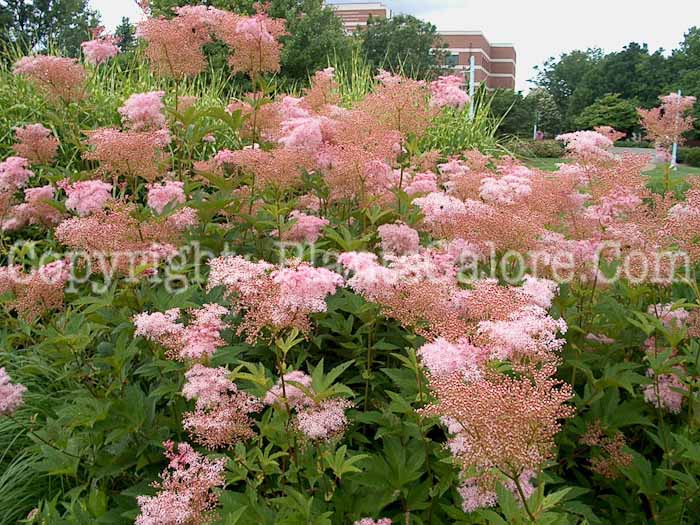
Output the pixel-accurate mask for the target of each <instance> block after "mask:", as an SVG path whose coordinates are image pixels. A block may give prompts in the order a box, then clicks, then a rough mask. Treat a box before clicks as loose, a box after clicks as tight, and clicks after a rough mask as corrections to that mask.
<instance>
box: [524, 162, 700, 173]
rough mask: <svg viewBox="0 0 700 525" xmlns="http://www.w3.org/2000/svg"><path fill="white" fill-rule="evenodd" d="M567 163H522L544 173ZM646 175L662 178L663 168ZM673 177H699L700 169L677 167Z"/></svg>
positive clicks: (658, 167) (657, 168)
mask: <svg viewBox="0 0 700 525" xmlns="http://www.w3.org/2000/svg"><path fill="white" fill-rule="evenodd" d="M565 162H569V160H568V159H553V158H545V157H538V158H535V159H526V160H525V161H524V163H525V164H526V165H527V166H530V167H531V168H537V169H540V170H545V171H556V170H557V167H558V165H559V164H562V163H565ZM645 173H646V174H647V175H649V176H650V177H652V178H654V177H662V176H663V174H664V168H663V166H661V165H659V166H657V167H656V168H654V169H653V170H649V171H647V172H645ZM674 175H676V176H679V175H700V168H694V167H692V166H685V165H681V166H678V170H677V171H676V172H675V173H674Z"/></svg>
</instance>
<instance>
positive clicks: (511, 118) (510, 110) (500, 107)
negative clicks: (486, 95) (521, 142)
mask: <svg viewBox="0 0 700 525" xmlns="http://www.w3.org/2000/svg"><path fill="white" fill-rule="evenodd" d="M491 113H493V115H494V116H495V117H496V118H499V119H501V125H500V126H499V127H498V133H499V134H502V135H511V136H518V137H531V136H532V130H533V126H534V124H535V112H534V109H533V108H532V107H531V104H530V103H529V102H528V101H527V99H526V97H525V96H523V94H522V93H520V92H519V91H513V90H512V89H496V90H494V91H493V98H492V99H491Z"/></svg>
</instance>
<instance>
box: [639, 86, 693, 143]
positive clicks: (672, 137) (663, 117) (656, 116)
mask: <svg viewBox="0 0 700 525" xmlns="http://www.w3.org/2000/svg"><path fill="white" fill-rule="evenodd" d="M659 98H660V99H661V105H660V106H659V107H656V108H652V109H637V112H638V113H639V116H640V118H641V121H642V127H643V128H644V129H645V130H646V132H647V137H648V138H650V139H651V140H653V141H654V143H655V144H656V147H657V148H658V149H659V150H660V151H662V152H665V153H666V154H669V155H670V153H669V150H670V148H671V146H672V145H673V143H674V142H678V143H682V142H683V140H684V139H683V134H684V133H685V132H686V131H689V130H691V129H693V118H692V117H691V116H689V115H687V113H688V112H689V111H690V109H692V107H693V105H694V104H695V97H684V96H681V95H678V94H677V93H671V94H670V95H665V96H662V97H659Z"/></svg>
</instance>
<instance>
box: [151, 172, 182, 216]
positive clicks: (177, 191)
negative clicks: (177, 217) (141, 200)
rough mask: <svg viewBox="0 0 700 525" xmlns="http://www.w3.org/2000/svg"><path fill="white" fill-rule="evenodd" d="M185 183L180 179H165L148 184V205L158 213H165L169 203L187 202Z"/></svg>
mask: <svg viewBox="0 0 700 525" xmlns="http://www.w3.org/2000/svg"><path fill="white" fill-rule="evenodd" d="M184 188H185V184H184V183H183V182H180V181H172V180H168V181H164V182H162V183H161V184H149V185H148V198H147V203H148V206H149V207H150V208H151V209H153V210H155V211H156V212H157V213H163V210H164V209H165V208H166V207H167V206H168V205H173V204H184V203H185V190H184Z"/></svg>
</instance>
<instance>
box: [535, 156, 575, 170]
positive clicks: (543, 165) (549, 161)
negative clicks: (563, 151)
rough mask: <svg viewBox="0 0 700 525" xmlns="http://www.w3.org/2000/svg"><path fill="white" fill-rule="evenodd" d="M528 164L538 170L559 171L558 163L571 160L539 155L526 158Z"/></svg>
mask: <svg viewBox="0 0 700 525" xmlns="http://www.w3.org/2000/svg"><path fill="white" fill-rule="evenodd" d="M523 162H524V163H525V165H526V166H529V167H531V168H536V169H538V170H543V171H557V164H562V163H566V162H570V161H569V160H567V159H553V158H549V157H547V158H545V157H537V158H535V159H525V160H524V161H523Z"/></svg>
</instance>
